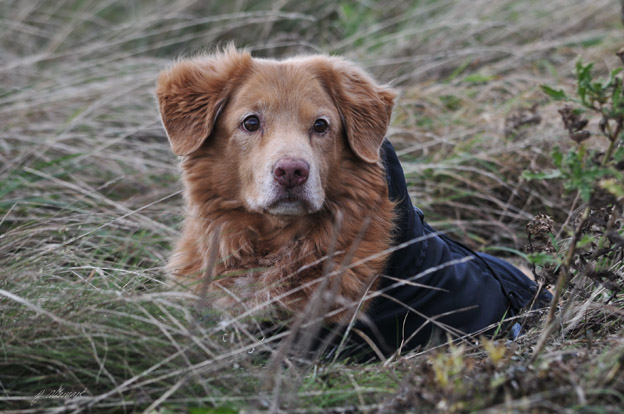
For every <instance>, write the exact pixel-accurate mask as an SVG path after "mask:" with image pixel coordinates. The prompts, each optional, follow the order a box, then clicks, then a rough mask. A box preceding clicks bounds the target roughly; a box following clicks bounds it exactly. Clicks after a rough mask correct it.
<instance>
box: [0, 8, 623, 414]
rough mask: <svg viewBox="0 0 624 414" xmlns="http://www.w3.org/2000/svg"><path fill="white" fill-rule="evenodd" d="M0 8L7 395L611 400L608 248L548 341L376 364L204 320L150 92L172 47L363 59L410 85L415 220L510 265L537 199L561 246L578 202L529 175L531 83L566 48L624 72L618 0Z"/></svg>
mask: <svg viewBox="0 0 624 414" xmlns="http://www.w3.org/2000/svg"><path fill="white" fill-rule="evenodd" d="M0 22H1V24H0V410H2V411H3V412H15V413H30V412H49V413H61V412H83V411H93V412H158V413H179V412H191V413H197V414H199V413H206V414H207V413H222V414H226V413H239V412H240V413H243V412H246V413H249V412H264V411H270V412H284V413H308V412H309V413H317V412H319V413H359V412H379V413H404V412H413V413H425V412H455V413H465V412H475V411H479V412H492V413H496V412H505V413H519V412H555V413H561V412H569V413H619V412H622V410H623V409H624V337H623V332H624V330H623V328H622V320H623V319H624V302H623V301H622V298H621V295H620V296H617V295H615V293H618V292H619V293H621V292H622V290H624V289H623V288H622V286H623V285H622V280H623V279H624V276H623V275H622V269H621V267H622V264H621V262H620V263H619V264H617V263H616V264H615V265H614V268H613V269H614V272H615V274H617V275H619V276H618V277H619V279H617V280H615V282H614V283H616V287H615V288H614V287H613V286H611V288H610V289H607V288H605V287H604V286H602V285H599V284H596V283H593V282H592V281H590V280H587V279H586V278H584V277H583V276H584V275H578V276H577V278H576V279H574V280H573V286H574V289H571V290H570V291H569V292H568V293H567V294H565V295H564V296H563V299H562V302H561V305H562V306H561V307H562V309H564V310H565V312H560V313H558V319H557V320H558V322H559V325H558V329H557V330H555V332H553V333H552V335H543V329H542V328H543V326H544V319H545V316H544V315H541V314H539V313H537V314H533V315H527V324H528V326H530V329H529V330H528V331H527V333H526V334H525V335H524V336H522V337H521V338H519V339H518V340H517V341H516V342H513V343H511V342H505V341H503V340H499V341H487V340H484V341H480V340H476V339H466V340H465V341H463V342H461V343H456V344H452V345H447V346H444V347H439V348H434V349H426V350H420V351H419V352H414V353H411V354H407V355H405V356H402V357H401V358H398V359H396V360H388V361H385V362H384V363H373V364H359V365H358V364H349V363H345V362H343V361H323V360H312V361H310V360H305V359H302V358H298V357H297V356H296V355H292V356H291V355H281V354H279V353H276V352H275V350H276V349H278V348H279V339H280V338H281V337H282V336H283V335H285V333H284V332H282V333H281V334H276V335H273V336H269V337H264V338H262V337H260V336H258V335H257V334H255V331H254V330H253V329H252V328H250V326H249V322H242V321H235V320H234V321H233V320H228V321H224V322H221V323H217V322H216V321H215V320H213V318H211V317H210V315H209V314H207V313H206V312H205V311H203V310H202V309H201V308H198V307H197V306H196V305H195V300H194V297H193V296H192V295H191V294H189V293H186V292H183V291H174V290H171V289H170V288H168V287H167V286H166V285H165V284H164V272H163V266H164V264H165V263H166V261H167V258H168V255H169V252H170V249H171V245H172V242H173V241H174V240H175V238H176V237H177V235H178V233H179V225H180V222H181V217H182V212H183V209H182V208H183V203H182V199H181V195H180V188H181V186H180V182H179V178H178V177H179V176H178V169H177V160H176V158H175V156H174V155H173V154H172V153H171V151H170V148H169V144H168V142H167V139H166V137H165V135H164V131H163V129H162V127H161V124H160V121H159V118H158V113H157V109H156V104H155V97H154V86H155V80H156V77H157V74H158V72H159V70H161V69H162V68H164V67H166V66H167V65H168V64H169V63H170V62H171V61H172V60H173V59H175V58H176V57H178V56H180V55H184V54H192V53H196V52H199V51H202V50H211V49H213V48H214V47H215V46H216V45H218V44H223V43H225V42H229V41H234V42H236V44H237V45H239V46H246V47H249V49H250V50H251V51H252V52H253V53H254V54H255V55H257V56H272V57H281V56H288V55H291V54H293V53H316V52H324V53H332V54H339V55H342V56H345V57H347V58H350V59H353V60H355V61H357V62H359V63H360V64H362V65H363V66H365V67H366V68H367V69H368V70H369V71H370V72H371V73H372V74H373V75H375V76H376V77H377V78H378V79H380V80H381V81H384V82H392V83H393V84H394V85H395V86H396V87H397V88H398V90H399V91H400V93H401V95H400V98H399V100H398V103H397V106H396V109H395V114H394V120H393V123H392V126H391V128H390V131H389V138H390V140H392V142H393V143H394V144H395V146H396V147H397V148H398V150H399V154H400V156H401V161H402V163H403V165H404V168H405V171H406V173H407V177H408V181H409V184H410V192H411V195H412V199H413V201H414V203H415V204H416V205H417V206H419V207H420V208H421V209H422V210H423V211H424V212H425V214H426V216H427V219H428V221H429V222H430V223H431V224H432V225H434V226H436V227H438V228H440V229H445V230H448V231H450V232H452V233H453V234H454V235H455V237H457V238H461V239H462V240H464V241H465V242H466V243H468V244H469V245H470V246H471V247H473V248H476V249H481V250H487V251H490V252H494V253H495V254H500V255H505V256H510V257H511V258H512V260H515V261H517V262H520V261H521V260H522V259H521V258H520V257H519V256H520V255H521V254H520V253H521V252H523V251H524V246H525V245H526V243H527V242H526V235H525V233H524V229H525V226H526V224H527V223H528V221H529V220H530V219H531V218H532V217H533V216H534V215H536V214H538V213H546V214H548V215H550V216H551V217H553V219H554V221H555V228H556V229H557V231H559V229H562V230H561V232H560V234H559V236H560V238H561V239H562V240H565V238H566V234H567V231H568V230H567V229H568V228H569V223H572V222H574V220H575V216H576V214H577V213H578V206H579V204H578V202H577V201H578V200H575V194H574V193H565V192H564V191H563V188H562V184H561V183H560V182H558V181H539V180H532V181H527V180H526V179H525V178H523V175H522V172H523V171H525V170H531V171H537V170H540V169H544V168H546V169H548V168H551V167H552V165H551V163H552V161H551V155H550V154H551V150H552V149H553V148H554V147H555V146H562V147H565V146H569V145H570V144H569V140H567V138H566V135H567V134H566V131H565V130H564V129H563V128H562V124H561V119H560V117H559V114H558V113H557V110H558V109H559V107H560V104H559V103H557V102H552V101H551V100H550V99H549V98H548V97H547V96H546V95H544V94H543V93H542V92H541V90H540V87H539V85H540V84H549V85H556V86H557V87H558V88H563V89H564V90H566V91H574V89H575V84H574V76H573V71H574V67H575V64H576V62H577V60H578V59H579V58H582V59H583V60H584V61H593V62H595V71H596V72H598V73H603V74H606V73H607V72H608V71H610V70H612V69H613V68H615V67H617V66H618V65H619V66H621V62H620V61H619V59H618V58H617V56H616V55H615V53H616V52H617V51H618V50H619V49H620V48H621V47H622V46H624V42H623V39H624V29H623V27H622V22H621V20H620V3H619V2H617V0H551V1H548V2H544V1H537V0H519V1H513V0H498V1H486V0H454V1H453V0H421V1H419V0H413V1H399V0H389V1H386V2H381V1H339V2H332V1H329V0H322V1H319V2H298V1H294V0H281V1H275V2H270V1H263V0H237V1H229V2H228V1H211V2H196V1H190V0H169V1H165V0H157V1H147V0H135V1H121V0H64V1H49V0H36V1H35V0H33V1H22V0H13V1H12V0H4V1H2V2H0ZM589 129H591V130H592V131H594V132H595V133H596V135H599V134H598V125H596V122H595V120H593V121H592V123H590V126H589ZM590 142H591V145H592V146H595V147H596V148H600V147H601V146H604V142H603V140H601V139H600V138H599V137H598V136H596V137H593V138H592V139H591V141H590ZM618 223H619V225H620V227H619V228H620V232H621V231H622V228H623V226H624V225H622V223H621V217H620V221H619V222H618ZM620 257H621V256H620ZM618 272H619V273H618ZM252 325H253V324H252ZM280 335H282V336H280ZM541 337H543V338H544V340H545V341H546V342H545V343H544V347H543V349H539V347H537V344H538V342H539V340H540V338H541Z"/></svg>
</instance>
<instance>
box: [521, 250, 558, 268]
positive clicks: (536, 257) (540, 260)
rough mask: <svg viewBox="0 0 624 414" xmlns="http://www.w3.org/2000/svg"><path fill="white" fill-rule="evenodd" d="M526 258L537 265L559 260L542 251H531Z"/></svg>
mask: <svg viewBox="0 0 624 414" xmlns="http://www.w3.org/2000/svg"><path fill="white" fill-rule="evenodd" d="M527 260H528V261H529V263H532V264H534V265H537V266H543V265H547V264H552V263H558V262H559V261H558V260H557V258H555V257H553V256H551V255H549V254H548V253H542V252H539V253H531V254H529V255H527Z"/></svg>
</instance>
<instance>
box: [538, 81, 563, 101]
mask: <svg viewBox="0 0 624 414" xmlns="http://www.w3.org/2000/svg"><path fill="white" fill-rule="evenodd" d="M540 88H542V92H544V93H545V94H546V95H548V96H550V97H551V98H552V99H554V100H555V101H567V100H569V98H568V95H566V93H565V92H564V91H563V89H554V88H551V87H550V86H548V85H540Z"/></svg>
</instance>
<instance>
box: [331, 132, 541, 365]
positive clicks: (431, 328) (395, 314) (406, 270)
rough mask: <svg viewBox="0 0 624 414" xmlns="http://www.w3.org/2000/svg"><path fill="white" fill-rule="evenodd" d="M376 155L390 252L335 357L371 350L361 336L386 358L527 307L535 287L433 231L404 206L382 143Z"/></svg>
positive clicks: (402, 187) (401, 180) (397, 167)
mask: <svg viewBox="0 0 624 414" xmlns="http://www.w3.org/2000/svg"><path fill="white" fill-rule="evenodd" d="M381 155H382V160H383V163H384V165H385V168H386V180H387V183H388V189H389V194H390V199H391V200H393V201H396V202H397V206H396V209H397V214H398V223H397V231H398V234H396V235H395V246H396V247H397V250H396V251H394V252H393V253H392V255H391V256H390V258H389V261H388V263H387V266H386V271H385V274H384V276H385V277H383V278H382V280H381V282H380V284H379V286H378V292H382V294H380V295H379V296H377V297H376V298H375V299H374V300H373V302H372V303H371V305H370V307H369V309H368V311H367V318H366V319H365V320H363V321H360V322H358V323H357V324H356V325H355V329H354V330H352V331H351V334H350V335H349V341H348V342H349V345H348V346H347V349H345V351H346V352H345V353H344V354H343V355H353V356H358V357H359V358H361V357H368V356H371V355H373V354H372V352H371V347H370V345H369V344H367V343H366V341H365V340H364V339H363V336H362V333H363V334H364V335H365V336H366V337H368V339H369V340H372V341H373V342H374V343H375V346H376V347H377V348H378V349H379V350H380V351H381V352H382V353H383V354H385V355H390V354H392V353H393V352H395V351H396V350H397V349H399V348H401V349H402V351H407V350H410V349H413V348H415V347H417V346H419V345H423V346H424V345H426V344H427V343H429V342H430V341H435V340H436V336H441V338H439V339H442V340H444V341H445V340H446V333H447V332H448V333H450V334H451V336H452V337H457V336H459V335H463V334H469V333H474V332H478V331H480V330H483V329H484V328H486V327H488V326H492V325H494V326H496V324H497V323H499V322H502V321H503V319H504V318H506V317H510V316H514V315H517V314H518V312H519V311H520V310H521V309H522V308H527V307H529V306H530V304H531V302H532V300H533V298H534V296H535V293H536V291H537V285H536V284H535V283H534V282H533V281H532V280H530V279H529V278H528V277H527V276H526V275H524V274H523V273H522V272H521V271H520V270H519V269H517V268H515V267H514V266H512V265H511V264H509V263H507V262H505V261H503V260H500V259H498V258H495V257H493V256H490V255H487V254H483V253H475V252H473V251H472V250H470V249H468V248H467V247H465V246H463V245H462V244H460V243H458V242H456V241H454V240H452V239H450V238H448V237H447V236H445V235H444V234H440V233H438V232H436V231H435V230H433V229H432V228H431V227H430V226H429V225H428V224H427V223H426V222H425V221H424V215H423V213H422V212H421V211H420V210H419V209H417V208H415V207H413V206H412V202H411V201H410V197H409V195H408V192H407V184H406V182H405V177H404V175H403V169H402V168H401V164H400V163H399V159H398V157H397V155H396V153H395V151H394V148H393V147H392V145H391V144H390V142H389V141H388V140H385V141H384V144H383V146H382V149H381ZM403 246H404V247H403ZM550 299H551V295H550V293H548V292H547V291H545V292H542V293H541V294H540V295H539V298H538V300H536V302H535V303H536V305H535V306H536V307H538V306H544V305H545V304H546V303H547V302H548V301H550ZM510 328H511V331H512V336H514V337H515V336H517V335H518V334H519V331H520V329H521V327H520V325H519V324H517V323H516V324H513V325H511V326H510ZM335 350H336V348H335V347H334V351H335ZM359 358H358V359H359Z"/></svg>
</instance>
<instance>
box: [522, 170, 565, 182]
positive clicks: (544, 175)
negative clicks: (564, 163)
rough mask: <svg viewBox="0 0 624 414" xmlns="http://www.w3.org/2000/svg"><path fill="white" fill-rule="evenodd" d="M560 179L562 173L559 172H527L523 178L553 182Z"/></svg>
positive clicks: (524, 172) (523, 173)
mask: <svg viewBox="0 0 624 414" xmlns="http://www.w3.org/2000/svg"><path fill="white" fill-rule="evenodd" d="M559 177H561V171H559V170H549V171H538V172H533V171H528V170H525V171H523V172H522V178H524V179H525V180H552V179H554V178H559Z"/></svg>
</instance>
